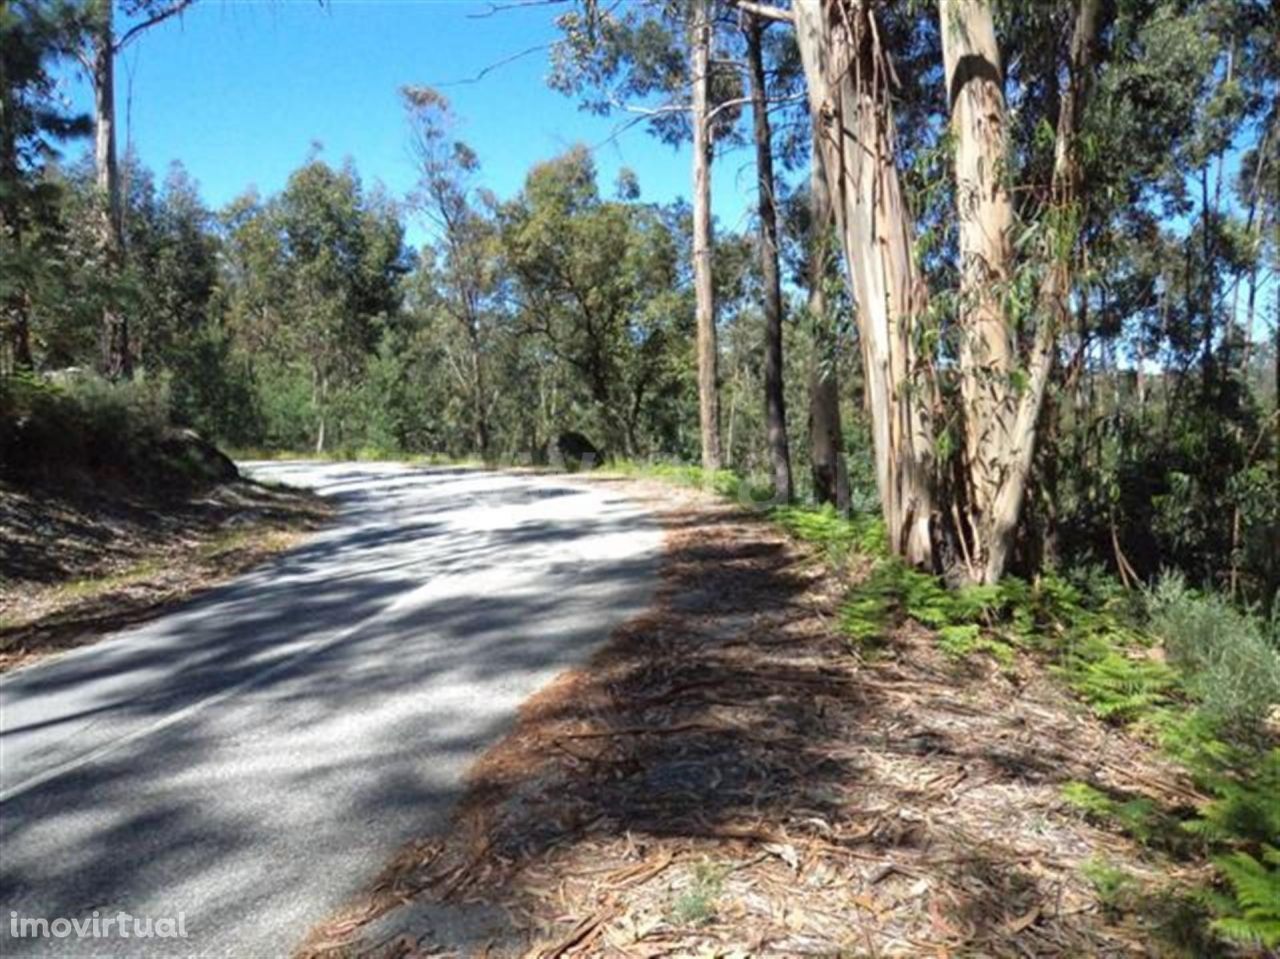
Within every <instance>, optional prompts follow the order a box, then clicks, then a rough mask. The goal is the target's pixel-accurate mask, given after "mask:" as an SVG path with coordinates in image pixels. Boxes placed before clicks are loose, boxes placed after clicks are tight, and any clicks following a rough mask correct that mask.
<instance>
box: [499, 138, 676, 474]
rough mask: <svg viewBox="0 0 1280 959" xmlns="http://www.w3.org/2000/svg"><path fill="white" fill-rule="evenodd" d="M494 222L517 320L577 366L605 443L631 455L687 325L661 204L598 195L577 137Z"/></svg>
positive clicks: (666, 383) (664, 387) (537, 170)
mask: <svg viewBox="0 0 1280 959" xmlns="http://www.w3.org/2000/svg"><path fill="white" fill-rule="evenodd" d="M500 227H501V232H502V246H503V251H504V264H503V265H504V266H505V267H506V268H507V269H509V270H510V271H511V273H512V274H513V276H514V279H515V283H514V284H513V287H514V290H513V292H514V295H515V298H516V301H517V305H516V309H517V313H518V315H519V325H520V328H521V329H522V332H524V333H527V334H529V335H532V336H536V337H539V338H540V339H541V340H542V341H543V342H545V344H546V347H547V349H548V351H549V352H550V354H551V356H552V357H553V358H554V359H555V360H558V361H560V362H562V363H564V364H567V365H568V366H569V367H570V368H571V369H572V370H573V372H574V374H575V376H574V379H575V381H576V383H577V385H578V387H579V389H580V390H581V391H582V392H584V393H585V394H586V396H587V397H589V401H590V404H591V406H593V407H594V412H595V415H594V416H593V417H592V420H593V421H594V422H593V423H592V430H591V431H592V432H594V430H595V428H598V429H599V430H600V431H601V432H600V435H602V436H603V437H604V439H605V443H606V445H607V448H608V449H609V450H613V451H620V452H622V453H623V454H625V455H626V456H629V457H630V456H636V455H638V454H639V453H640V452H642V446H641V442H642V441H641V436H640V427H641V423H642V422H643V421H644V419H645V417H646V414H647V413H648V411H649V407H650V404H651V402H652V401H653V400H654V399H655V398H656V397H657V396H658V395H659V394H661V393H663V392H666V391H669V390H671V389H672V388H673V387H674V385H675V384H674V383H673V382H672V378H671V376H670V372H669V364H668V362H667V361H668V355H667V350H668V344H670V343H672V342H674V341H676V340H678V338H679V337H680V335H681V334H682V333H683V334H684V335H686V336H687V333H688V324H687V322H684V323H682V322H680V321H681V319H682V314H683V318H686V319H687V313H686V312H685V310H684V309H682V307H684V306H685V305H686V304H687V299H686V298H685V295H684V291H681V290H679V289H678V275H677V264H676V257H677V254H678V248H677V244H676V241H675V238H674V237H673V235H672V231H671V230H670V229H669V227H668V226H667V223H666V222H665V219H664V217H663V216H662V211H661V210H659V209H656V208H653V207H649V206H647V205H643V204H640V203H635V202H624V201H607V200H604V199H602V198H601V197H600V195H599V192H598V189H597V187H596V171H595V164H594V163H593V162H592V160H591V156H590V154H589V153H588V151H587V150H586V149H585V148H583V147H575V148H574V149H572V150H570V151H569V152H567V153H565V154H563V155H562V156H559V157H556V158H555V159H553V160H550V161H547V162H545V163H541V164H538V165H537V166H535V167H534V168H533V169H532V170H531V171H530V172H529V175H528V177H527V178H526V180H525V186H524V189H523V190H522V191H521V193H520V195H519V196H517V197H516V198H515V199H514V200H513V201H511V202H510V203H507V204H504V205H503V207H502V209H501V214H500ZM557 425H559V426H563V425H564V424H557ZM546 438H547V437H543V439H546Z"/></svg>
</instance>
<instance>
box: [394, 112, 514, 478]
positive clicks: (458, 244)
mask: <svg viewBox="0 0 1280 959" xmlns="http://www.w3.org/2000/svg"><path fill="white" fill-rule="evenodd" d="M401 96H402V99H403V100H404V105H405V110H406V113H407V115H408V120H409V127H410V147H411V149H412V151H413V155H414V158H415V159H416V161H417V163H418V185H417V187H416V189H415V190H414V192H413V194H412V196H411V197H410V205H411V207H412V208H413V210H414V211H415V212H417V213H418V214H419V215H420V216H422V217H423V218H424V220H425V221H426V222H427V224H428V225H429V226H430V227H431V228H432V230H433V231H434V233H435V242H434V248H433V250H432V257H431V260H430V261H429V262H431V263H433V264H434V267H435V270H436V284H437V287H438V288H439V291H440V307H441V309H443V310H445V311H446V312H447V313H448V315H449V316H450V317H452V319H453V320H454V322H455V324H456V325H457V328H458V329H459V330H460V331H461V332H462V334H463V336H462V350H461V355H454V354H453V353H452V352H451V353H450V367H451V368H452V370H453V371H454V374H455V377H456V380H457V383H458V386H459V388H460V389H461V390H462V391H463V392H464V393H465V394H466V395H467V397H468V402H469V406H470V409H471V423H472V441H473V444H474V449H475V451H476V452H477V453H479V454H480V456H482V457H484V458H485V459H488V458H489V457H490V455H491V453H492V437H493V425H492V423H491V415H492V410H493V405H494V402H495V396H494V389H493V385H492V382H491V375H490V372H489V369H488V363H489V355H488V354H489V353H490V350H491V340H492V333H491V328H492V326H493V325H494V321H495V317H496V316H497V314H498V312H499V311H500V308H501V300H502V296H503V290H502V277H501V275H500V273H499V269H498V251H499V247H498V233H497V228H496V224H495V222H494V217H493V208H494V206H495V205H496V204H495V201H494V200H493V198H492V196H490V195H488V194H487V193H484V192H483V191H480V190H479V189H478V188H477V187H476V185H475V179H476V175H477V173H478V171H479V168H480V162H479V159H478V158H477V157H476V154H475V152H474V151H473V150H472V149H471V148H470V147H469V146H467V145H466V144H465V143H464V142H462V141H461V140H456V139H453V135H452V134H453V128H454V125H455V123H456V119H455V117H454V115H453V112H452V110H451V109H450V107H449V101H448V100H447V99H446V98H445V97H443V96H441V95H440V94H439V93H438V92H436V91H435V90H432V89H430V88H429V87H405V88H404V89H403V90H402V91H401Z"/></svg>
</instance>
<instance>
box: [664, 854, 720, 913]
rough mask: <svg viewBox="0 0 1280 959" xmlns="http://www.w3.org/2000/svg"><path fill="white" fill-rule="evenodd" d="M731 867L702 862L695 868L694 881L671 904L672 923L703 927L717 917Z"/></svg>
mask: <svg viewBox="0 0 1280 959" xmlns="http://www.w3.org/2000/svg"><path fill="white" fill-rule="evenodd" d="M729 871H730V870H729V867H727V866H722V865H716V864H715V863H711V862H700V863H698V864H697V865H695V866H694V867H693V876H692V881H691V882H690V884H689V886H688V888H686V889H684V890H683V891H682V892H681V893H680V895H679V896H677V897H676V899H675V901H674V902H673V903H672V904H671V921H672V923H673V924H675V925H677V926H701V925H705V924H706V923H708V922H711V921H712V920H713V919H715V917H716V906H717V904H718V902H719V899H720V896H721V895H722V894H723V893H724V880H725V878H726V877H727V876H728V875H729Z"/></svg>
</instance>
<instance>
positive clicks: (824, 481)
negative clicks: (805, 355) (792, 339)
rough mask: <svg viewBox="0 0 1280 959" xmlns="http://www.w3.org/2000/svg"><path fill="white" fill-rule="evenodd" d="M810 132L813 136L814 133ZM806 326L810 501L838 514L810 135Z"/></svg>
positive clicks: (815, 160)
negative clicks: (809, 331)
mask: <svg viewBox="0 0 1280 959" xmlns="http://www.w3.org/2000/svg"><path fill="white" fill-rule="evenodd" d="M815 133H816V131H815ZM809 206H810V211H809V231H810V236H809V277H808V280H809V302H808V307H809V321H810V322H811V323H812V324H813V353H812V357H811V359H810V363H809V463H810V469H811V471H812V473H813V492H814V497H815V498H816V499H817V501H818V502H819V503H831V504H832V505H833V506H835V507H836V509H838V510H839V511H840V512H842V513H844V512H846V511H848V509H849V471H848V469H847V467H846V466H845V459H844V436H843V435H842V432H841V428H840V385H839V381H838V378H837V376H836V366H835V360H836V344H835V335H834V331H833V329H832V324H831V317H830V316H829V315H828V313H827V294H826V282H827V275H828V272H829V268H830V263H831V228H832V222H831V219H832V218H831V194H830V193H829V192H828V191H827V179H826V175H825V174H824V173H823V171H822V149H821V146H820V144H819V143H818V141H817V139H816V136H815V139H814V145H813V157H812V160H811V163H810V173H809Z"/></svg>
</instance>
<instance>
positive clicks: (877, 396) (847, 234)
mask: <svg viewBox="0 0 1280 959" xmlns="http://www.w3.org/2000/svg"><path fill="white" fill-rule="evenodd" d="M792 9H793V13H794V17H795V23H796V38H797V42H798V44H799V48H800V55H801V59H802V60H803V62H804V71H805V77H806V79H807V81H808V86H809V105H810V110H811V111H812V113H813V119H814V123H815V124H816V127H817V131H818V140H819V143H820V152H821V154H822V165H823V168H824V170H825V172H826V178H827V185H828V188H829V190H830V192H831V195H832V197H833V198H834V203H833V208H834V213H835V218H836V225H837V228H838V232H839V235H840V238H841V244H842V246H843V248H844V255H845V260H846V262H847V264H848V269H849V277H850V279H851V283H852V287H853V295H854V299H855V300H856V301H857V306H858V329H859V334H860V335H859V341H860V343H861V345H862V361H863V369H864V375H865V380H866V405H867V409H868V411H869V413H870V416H871V432H872V440H873V444H874V452H875V464H876V486H877V489H878V490H879V493H880V504H881V509H882V511H883V514H884V520H885V526H886V531H887V534H888V540H889V546H890V549H891V550H892V551H893V552H894V553H895V554H896V555H899V556H902V557H903V558H905V559H906V560H907V561H908V562H910V563H913V564H916V565H920V566H932V565H933V541H932V535H931V529H932V526H933V502H934V462H933V443H932V436H931V430H930V410H931V397H932V390H931V388H930V384H929V379H928V377H927V376H923V375H921V374H922V373H923V372H925V371H923V370H922V369H921V368H920V363H919V358H918V357H917V355H916V351H915V338H914V335H913V334H914V328H915V323H916V321H917V318H918V317H919V315H920V314H921V313H922V312H923V310H924V308H925V307H926V305H927V300H926V293H925V288H924V284H923V282H922V279H921V277H920V275H919V273H918V271H917V268H916V264H915V261H914V259H913V256H912V241H913V226H912V222H911V217H910V214H909V213H908V211H907V207H906V203H905V201H904V199H903V196H902V190H901V187H900V184H899V181H898V170H897V156H896V150H895V144H894V140H895V136H894V125H893V113H892V108H891V105H890V100H889V91H888V75H889V72H888V63H887V61H886V60H885V57H884V54H883V51H882V50H881V49H880V48H879V44H878V41H877V32H876V25H875V21H874V13H873V12H872V10H871V9H870V6H869V4H868V3H866V2H861V0H834V2H833V0H828V2H823V0H796V3H795V4H794V6H793V8H792Z"/></svg>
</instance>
